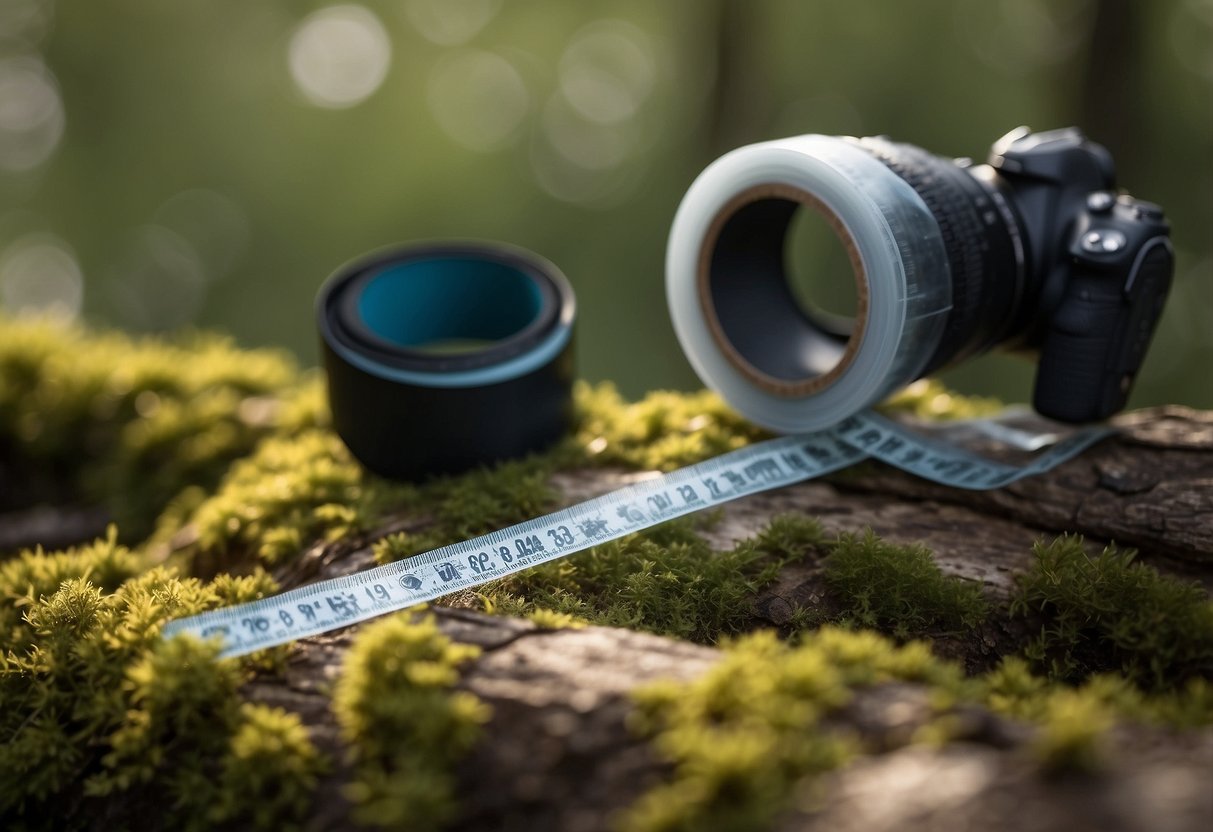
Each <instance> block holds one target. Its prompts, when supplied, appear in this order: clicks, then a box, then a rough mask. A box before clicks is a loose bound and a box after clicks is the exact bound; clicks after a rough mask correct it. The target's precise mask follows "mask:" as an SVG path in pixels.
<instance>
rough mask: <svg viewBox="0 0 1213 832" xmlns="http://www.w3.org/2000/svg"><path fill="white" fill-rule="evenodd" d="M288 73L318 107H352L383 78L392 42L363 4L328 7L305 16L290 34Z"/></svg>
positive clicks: (388, 61) (371, 91)
mask: <svg viewBox="0 0 1213 832" xmlns="http://www.w3.org/2000/svg"><path fill="white" fill-rule="evenodd" d="M288 58H289V64H290V69H291V77H292V78H293V79H294V81H295V84H296V86H298V87H299V91H300V92H302V93H303V95H304V97H305V98H307V100H308V101H310V102H311V103H312V104H315V105H316V106H318V107H330V108H342V107H352V106H354V105H355V104H358V103H360V102H362V101H364V100H365V99H366V98H368V97H369V96H370V95H371V94H372V93H373V92H375V90H377V89H379V85H380V84H382V83H383V79H384V78H385V77H386V76H387V71H388V66H389V64H390V63H391V60H392V43H391V40H390V38H389V37H388V34H387V31H386V30H385V29H384V28H383V24H382V23H381V22H380V21H379V18H378V17H376V16H375V15H374V13H372V12H371V11H370V10H369V9H367V8H366V7H365V6H358V5H342V6H329V7H328V8H325V9H321V10H319V11H317V12H313V13H312V14H310V15H308V17H306V18H305V19H304V20H303V22H302V23H300V24H299V27H298V28H297V29H296V30H295V34H294V35H293V36H292V37H291V44H290V50H289V55H288Z"/></svg>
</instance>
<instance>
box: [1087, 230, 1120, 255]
mask: <svg viewBox="0 0 1213 832" xmlns="http://www.w3.org/2000/svg"><path fill="white" fill-rule="evenodd" d="M1128 242H1129V241H1128V240H1127V239H1125V235H1124V234H1122V233H1121V232H1119V231H1117V230H1116V229H1115V228H1110V229H1108V230H1106V231H1088V232H1087V233H1086V234H1083V235H1082V250H1083V251H1086V252H1089V253H1091V254H1112V253H1113V252H1117V251H1120V250H1121V249H1122V248H1124V247H1125V245H1127V244H1128Z"/></svg>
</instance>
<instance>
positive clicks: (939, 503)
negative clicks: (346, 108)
mask: <svg viewBox="0 0 1213 832" xmlns="http://www.w3.org/2000/svg"><path fill="white" fill-rule="evenodd" d="M1117 425H1118V426H1119V427H1120V428H1121V433H1120V434H1119V435H1118V436H1116V437H1114V438H1111V439H1108V440H1105V441H1104V442H1103V443H1101V444H1099V445H1097V446H1096V447H1094V448H1092V449H1090V450H1088V451H1087V452H1085V453H1084V454H1082V455H1080V456H1079V457H1078V458H1076V459H1073V460H1071V461H1069V462H1067V463H1065V464H1063V465H1061V466H1060V467H1058V468H1056V469H1054V470H1053V471H1050V472H1048V473H1046V474H1043V475H1040V476H1037V477H1034V478H1031V479H1028V480H1024V481H1021V482H1019V483H1016V484H1014V485H1012V486H1010V487H1008V488H1004V489H1000V490H998V491H991V492H977V493H974V492H968V491H959V490H955V489H949V488H946V487H943V486H939V485H935V484H932V483H927V482H924V481H922V480H918V479H915V478H912V477H910V476H908V475H905V474H903V473H901V472H899V471H895V470H892V469H890V468H887V467H885V466H882V465H879V464H876V463H865V464H863V465H861V466H859V467H858V468H856V469H853V470H851V471H848V472H844V473H843V474H842V475H839V476H836V477H835V478H833V479H832V480H830V481H814V482H809V483H803V484H800V485H795V486H790V487H787V488H784V489H782V490H779V491H774V492H768V493H766V494H761V495H756V496H753V497H748V498H744V499H741V500H737V501H735V502H733V503H730V504H728V505H727V506H726V507H725V508H724V509H723V516H722V518H721V520H720V522H719V523H717V524H716V525H715V526H714V527H713V528H712V529H711V530H710V531H709V533H708V534H709V535H710V539H711V540H712V541H713V543H714V545H716V546H717V547H718V548H727V547H729V546H731V545H732V544H733V542H734V541H736V540H739V539H744V538H746V537H750V536H751V535H753V534H754V533H755V532H757V531H758V530H759V529H761V528H762V527H763V526H764V525H766V524H767V523H768V522H769V520H770V519H771V518H772V517H773V516H774V515H777V514H780V513H784V512H801V513H805V514H808V515H811V516H816V517H818V518H820V520H821V522H822V523H823V525H824V526H825V528H826V529H827V531H830V532H841V531H858V530H861V529H864V528H871V529H873V530H874V531H875V532H876V533H877V534H879V535H881V536H882V537H884V538H886V539H889V540H892V541H901V542H921V543H923V544H925V545H926V546H928V547H929V548H930V549H931V550H932V551H933V552H934V555H935V558H936V559H937V561H938V563H939V565H940V566H941V568H942V569H943V570H944V571H945V572H947V573H949V574H953V575H960V576H964V577H966V578H969V579H972V580H979V581H981V582H982V583H983V584H984V586H985V588H986V590H987V594H988V595H989V597H990V598H991V599H992V600H994V601H995V603H998V602H999V601H1000V600H1001V601H1005V599H1006V598H1007V597H1008V594H1009V592H1010V590H1011V588H1012V585H1013V584H1012V576H1013V575H1014V573H1016V572H1017V571H1022V570H1024V569H1026V568H1027V567H1028V565H1029V562H1030V559H1031V544H1032V543H1033V542H1034V541H1035V540H1037V539H1040V538H1042V537H1043V538H1051V537H1052V536H1053V535H1055V534H1057V533H1061V532H1079V533H1082V534H1084V535H1087V536H1088V538H1089V542H1090V543H1091V544H1092V545H1093V546H1100V545H1103V544H1104V543H1106V542H1108V541H1111V540H1116V541H1117V542H1118V543H1121V544H1126V545H1132V546H1138V547H1140V548H1141V550H1142V557H1143V558H1145V559H1147V560H1148V561H1149V562H1150V563H1152V564H1153V565H1155V566H1156V567H1158V568H1159V569H1161V570H1163V571H1168V572H1173V573H1178V574H1181V575H1184V576H1188V577H1192V578H1196V579H1198V580H1200V581H1202V582H1203V583H1204V584H1205V585H1206V586H1209V585H1210V584H1211V583H1213V413H1208V412H1196V411H1191V410H1187V409H1184V408H1174V407H1172V408H1160V409H1154V410H1149V411H1141V412H1137V413H1132V414H1128V415H1126V416H1124V417H1122V418H1120V419H1119V420H1118V422H1117ZM637 476H638V475H636V474H629V473H624V472H620V471H611V470H586V471H573V472H564V473H561V474H559V475H557V476H556V478H555V479H554V485H555V486H556V487H557V488H558V489H559V491H560V493H561V494H562V495H564V497H565V499H566V501H567V502H569V503H572V502H576V501H579V500H581V499H585V498H587V497H590V496H593V495H595V494H600V493H603V492H606V491H609V490H612V489H613V488H617V487H619V486H620V485H622V484H624V483H625V482H627V481H629V480H632V479H634V478H636V477H637ZM423 524H424V518H415V517H414V518H410V517H401V518H397V520H396V521H394V522H393V523H392V524H391V525H390V526H389V527H388V528H385V529H383V530H381V531H383V532H385V533H386V532H387V531H389V530H393V529H400V528H416V527H418V526H421V525H423ZM377 536H378V535H377V534H376V535H372V536H369V537H368V540H369V539H373V538H375V537H377ZM371 560H372V559H371V555H370V550H369V546H367V545H362V544H361V543H360V542H358V541H342V542H339V543H337V544H328V545H318V546H316V547H314V548H313V550H311V551H310V552H308V553H307V554H306V556H305V557H304V558H303V560H302V561H301V562H300V563H299V564H297V565H296V566H294V567H293V568H292V569H291V571H289V572H284V573H283V574H282V575H281V576H280V577H282V578H283V579H284V581H285V582H286V583H287V584H294V583H299V582H303V581H311V580H314V579H321V578H330V577H335V576H338V575H342V574H348V573H350V572H354V571H358V570H359V569H362V568H365V567H366V566H368V565H370V564H371ZM816 571H817V569H816V567H815V566H814V565H813V564H811V563H810V564H807V565H798V566H796V567H793V568H789V569H788V570H787V571H786V572H785V573H784V574H783V575H782V576H781V577H780V579H779V580H778V581H777V582H776V583H775V584H774V585H773V586H771V587H768V588H767V589H765V590H763V591H762V592H761V593H759V594H758V595H756V597H755V599H754V616H755V624H756V625H761V624H764V623H765V624H768V625H770V624H774V625H778V624H781V623H784V622H786V620H787V617H788V616H789V615H790V613H791V610H792V609H793V608H794V607H795V606H797V605H799V604H803V603H805V602H806V601H809V602H811V601H812V598H813V594H814V593H816V592H818V591H819V590H820V586H819V584H818V583H817V575H816ZM435 614H436V615H437V617H438V621H439V623H440V626H441V627H442V629H443V630H444V631H445V632H446V633H448V634H449V635H450V636H451V637H452V638H454V639H456V640H458V641H462V642H468V643H472V644H477V645H480V646H481V647H482V648H483V654H482V655H481V657H480V658H479V659H478V660H476V661H475V662H473V663H472V664H471V665H470V666H469V667H468V669H467V670H466V673H465V674H464V677H463V681H462V686H463V687H464V688H465V689H467V690H469V691H471V692H473V693H475V694H476V695H477V696H479V697H480V698H481V699H483V700H484V701H485V702H487V703H488V704H489V705H490V706H491V708H492V711H493V716H492V718H491V721H490V722H489V723H488V724H487V726H486V729H485V733H484V737H483V740H482V741H481V742H480V743H479V745H478V746H477V748H476V749H475V751H474V752H473V753H472V754H471V755H470V756H469V758H468V759H467V760H465V762H464V763H463V764H462V766H461V768H460V770H459V778H460V792H459V793H460V795H461V801H462V805H463V811H464V815H463V818H462V820H461V821H460V823H459V824H458V828H461V829H477V830H535V829H560V830H577V832H593V830H607V829H610V828H612V827H611V824H612V822H613V821H612V818H613V817H614V815H615V813H616V812H618V811H619V810H621V809H624V808H626V807H627V806H629V805H630V804H631V803H632V802H633V801H634V800H635V799H636V798H637V797H638V796H639V795H640V794H642V793H643V792H644V791H645V790H646V789H648V788H649V787H651V786H652V785H653V784H655V783H657V782H659V781H660V780H661V778H662V777H663V776H665V775H666V774H667V773H668V770H667V766H666V765H665V764H664V763H662V761H661V760H660V759H658V758H657V757H656V756H655V754H654V752H653V751H652V750H651V749H650V747H649V746H648V745H647V744H646V743H645V742H644V741H643V740H640V739H638V738H637V737H636V736H634V735H633V734H632V733H631V732H630V731H629V730H628V728H627V725H626V720H627V715H628V712H629V709H630V705H629V702H630V700H629V692H630V691H632V690H633V689H634V688H635V687H636V686H637V685H641V684H644V683H646V682H649V681H652V680H654V679H657V678H671V677H672V678H676V679H690V678H693V677H695V676H696V675H697V674H700V673H702V672H703V671H704V670H705V669H706V668H708V667H709V666H710V665H711V664H712V663H713V662H714V661H715V660H716V659H717V657H718V655H719V654H718V651H716V650H715V649H713V648H708V647H701V646H696V645H691V644H687V643H683V642H678V641H674V640H671V639H666V638H661V637H657V636H652V635H646V634H641V633H635V632H630V631H626V630H614V629H606V628H598V627H590V628H586V629H581V630H560V631H544V630H539V629H537V628H536V627H535V626H534V625H532V624H530V623H529V622H524V621H518V620H515V619H509V618H501V617H491V616H484V615H480V614H478V613H474V612H470V611H467V610H460V609H453V608H443V607H441V606H440V607H437V608H436V609H435ZM354 629H356V628H354ZM351 635H352V634H351V632H350V631H344V632H338V633H334V634H330V635H327V636H324V637H320V638H314V639H309V640H307V641H304V642H302V643H300V644H299V646H298V649H297V651H296V652H295V653H294V655H293V657H292V658H291V660H290V663H289V667H288V669H287V672H286V673H285V674H283V675H281V676H270V677H266V678H263V679H259V680H257V681H255V682H254V683H251V684H250V685H249V687H248V689H247V691H246V692H247V694H248V696H249V697H250V698H252V699H254V700H258V701H263V702H267V703H270V704H276V705H281V706H283V707H285V708H288V709H290V710H293V711H296V712H298V713H300V714H301V715H302V716H303V718H304V720H305V721H306V723H307V724H308V725H309V726H310V728H311V730H312V732H313V735H314V738H315V739H316V741H317V743H318V744H319V745H320V746H321V747H322V748H323V749H324V750H326V751H328V752H329V753H330V754H331V755H332V756H333V757H334V758H335V759H337V760H339V761H340V759H341V750H340V744H339V742H338V738H337V732H336V728H335V725H334V722H333V718H332V715H331V712H330V711H329V708H328V701H329V700H328V693H327V689H328V687H329V686H330V684H331V680H332V679H333V678H334V677H335V676H336V675H337V674H339V673H340V663H341V661H342V658H343V656H344V655H345V652H346V650H347V648H348V646H349V644H350V640H351ZM1018 638H1022V633H1015V632H1003V633H982V634H978V640H979V642H980V643H979V645H978V647H977V650H976V652H977V654H978V655H976V656H975V655H974V648H973V647H972V645H971V644H970V645H968V646H966V647H965V648H963V649H962V650H960V651H959V652H960V657H961V658H963V659H964V660H965V661H967V662H968V663H969V665H970V666H971V667H983V666H988V664H989V662H987V661H983V659H982V656H981V655H980V654H981V652H982V650H983V648H982V647H981V644H984V645H985V649H986V651H987V652H988V653H989V659H990V661H992V660H993V659H994V658H996V656H997V655H998V654H999V653H1001V652H1005V651H1006V648H1007V647H1008V646H1011V647H1013V646H1014V642H1015V640H1016V639H1018ZM944 651H945V652H946V651H947V646H946V645H944ZM956 717H957V720H958V724H959V725H960V729H959V732H960V739H959V741H955V742H951V743H949V744H948V745H946V746H943V747H941V748H933V747H925V746H921V745H912V744H910V738H911V737H912V736H913V734H914V730H915V729H916V728H917V727H920V726H921V725H923V724H925V723H926V722H927V721H928V720H929V719H930V718H931V709H930V708H929V707H928V703H927V693H926V691H925V690H924V689H922V688H921V687H919V686H916V685H910V684H900V683H899V684H886V685H881V686H877V687H874V688H870V689H866V690H862V691H860V692H859V693H858V694H857V696H856V698H855V700H854V701H853V702H852V703H851V704H850V705H848V706H847V707H846V708H845V709H843V710H842V711H841V712H840V713H838V714H836V715H835V716H833V717H832V719H833V720H834V721H836V722H837V723H839V724H841V725H843V726H845V727H846V728H848V729H850V730H852V731H855V732H857V733H858V734H859V735H860V736H861V737H863V738H864V740H865V746H866V747H868V748H874V749H879V752H878V753H872V754H869V755H867V756H865V757H863V758H861V759H860V760H859V761H858V762H857V763H855V764H853V765H851V766H849V767H847V768H845V769H843V770H840V771H838V772H834V773H832V774H830V775H827V776H825V777H823V778H819V779H818V780H817V781H815V786H814V787H813V788H814V789H815V790H814V791H813V792H812V794H813V795H815V797H814V799H813V800H812V801H810V803H811V805H812V809H811V810H808V809H806V810H797V811H795V812H792V813H789V814H787V815H785V816H784V817H783V818H782V819H781V821H780V823H779V825H778V828H779V829H780V830H781V832H791V831H792V830H818V829H820V830H830V832H838V830H847V829H855V830H859V829H864V830H885V829H887V830H899V831H900V830H918V829H921V830H928V829H940V828H947V829H974V830H977V829H981V830H1000V829H1019V828H1022V827H1023V825H1024V823H1025V819H1026V818H1031V821H1030V825H1031V827H1032V828H1033V829H1042V830H1054V829H1055V830H1059V831H1060V830H1064V832H1073V830H1081V829H1101V830H1109V829H1110V830H1152V831H1153V830H1188V829H1191V830H1197V829H1201V830H1203V829H1206V828H1208V827H1209V824H1210V823H1211V822H1213V789H1210V788H1209V773H1210V772H1211V771H1213V730H1210V729H1200V730H1194V731H1190V732H1186V733H1183V734H1178V733H1172V732H1168V731H1164V730H1162V729H1157V728H1147V727H1142V726H1121V727H1118V728H1117V729H1115V730H1114V731H1112V732H1111V735H1110V736H1109V737H1108V744H1109V750H1110V755H1111V756H1110V759H1111V764H1110V765H1109V766H1108V767H1107V768H1106V769H1105V770H1104V771H1102V772H1100V773H1098V774H1092V775H1084V776H1081V777H1079V776H1073V777H1066V778H1061V779H1049V778H1045V777H1042V776H1041V775H1040V774H1039V772H1038V771H1037V769H1036V767H1035V764H1034V763H1033V762H1032V760H1031V758H1030V755H1028V753H1027V751H1026V748H1027V744H1028V743H1029V742H1030V740H1031V737H1032V734H1033V729H1032V728H1030V727H1028V726H1026V725H1023V724H1020V723H1017V722H1014V721H1011V720H1008V719H1004V718H1002V717H999V716H996V715H994V714H992V713H990V712H989V711H987V710H985V709H983V708H980V707H976V706H965V707H963V708H962V709H961V710H960V711H958V713H957V715H956ZM348 775H349V772H348V771H346V770H344V769H343V768H341V767H340V766H339V767H338V768H337V769H336V770H334V771H332V772H330V774H329V775H328V776H327V778H326V780H325V781H324V783H323V785H322V787H321V789H320V792H319V794H318V795H317V800H316V804H315V805H316V807H317V814H316V815H314V817H313V818H312V821H311V826H312V827H313V828H315V829H343V828H347V827H348V826H349V821H348V814H347V810H348V806H347V805H346V804H345V803H344V802H343V798H342V797H341V792H340V784H341V783H342V782H344V781H345V780H346V779H348Z"/></svg>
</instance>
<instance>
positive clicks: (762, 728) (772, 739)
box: [619, 626, 1213, 832]
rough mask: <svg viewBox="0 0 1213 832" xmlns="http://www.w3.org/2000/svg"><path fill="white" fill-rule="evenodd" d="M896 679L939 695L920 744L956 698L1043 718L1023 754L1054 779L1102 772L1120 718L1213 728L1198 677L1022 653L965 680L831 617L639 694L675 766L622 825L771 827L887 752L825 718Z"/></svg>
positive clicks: (760, 640)
mask: <svg viewBox="0 0 1213 832" xmlns="http://www.w3.org/2000/svg"><path fill="white" fill-rule="evenodd" d="M890 681H907V682H916V683H919V684H922V685H924V686H926V687H927V689H928V690H929V692H930V697H929V701H930V703H931V707H932V708H933V709H934V710H935V712H936V713H937V716H936V718H934V719H933V720H929V721H928V722H927V723H925V725H924V726H923V728H922V729H921V730H919V731H918V732H917V734H916V735H915V741H917V742H934V743H940V742H946V741H948V738H949V736H950V734H951V730H952V728H951V717H950V716H949V713H950V712H951V710H952V709H953V708H954V707H956V706H957V705H962V704H967V703H968V704H982V705H986V706H988V707H990V708H991V709H992V710H994V711H995V712H997V713H1000V714H1003V715H1006V716H1010V717H1014V718H1017V719H1022V720H1026V721H1028V722H1029V723H1031V724H1032V725H1033V726H1034V729H1035V730H1034V732H1033V734H1032V737H1031V739H1030V740H1029V741H1028V745H1027V753H1028V754H1029V755H1030V756H1031V757H1032V758H1033V759H1035V760H1036V762H1037V765H1038V766H1039V769H1040V771H1041V772H1042V774H1046V775H1055V774H1062V773H1070V772H1075V771H1090V770H1093V769H1097V768H1099V767H1100V766H1101V765H1103V763H1104V754H1105V742H1106V739H1107V732H1108V729H1109V728H1111V727H1112V726H1113V725H1114V724H1116V722H1118V721H1122V722H1123V721H1134V722H1145V723H1152V724H1162V725H1172V726H1182V727H1192V726H1196V725H1207V724H1211V723H1213V707H1211V705H1213V697H1211V696H1210V693H1211V692H1213V690H1211V689H1210V688H1209V687H1208V686H1206V685H1203V684H1198V685H1189V686H1188V687H1187V688H1185V689H1184V690H1182V691H1176V692H1171V693H1167V694H1151V695H1147V694H1143V693H1142V692H1140V691H1138V690H1137V689H1136V688H1134V687H1133V686H1132V685H1130V684H1128V683H1126V682H1125V681H1124V680H1123V679H1117V678H1114V677H1111V676H1101V677H1095V678H1092V679H1090V680H1088V681H1087V683H1085V684H1084V685H1083V686H1082V687H1079V688H1074V687H1070V686H1067V685H1065V684H1062V683H1059V682H1055V681H1051V680H1048V679H1045V678H1042V677H1039V676H1034V675H1033V674H1032V671H1031V668H1030V667H1029V665H1028V663H1027V662H1025V661H1024V660H1022V659H1018V658H1008V659H1006V660H1004V662H1003V663H1002V665H1000V666H999V667H998V668H996V669H995V670H993V671H991V672H990V673H988V674H986V675H984V676H981V677H977V678H966V677H965V676H964V673H963V670H962V669H961V668H960V666H959V665H957V664H955V663H953V662H950V661H946V660H943V659H940V658H938V657H936V656H935V655H933V654H932V652H931V649H930V647H929V645H927V644H926V643H925V642H921V641H915V642H910V643H908V644H905V645H903V646H897V645H896V644H894V643H893V642H891V641H889V640H888V639H886V638H884V637H882V636H880V635H877V634H875V633H873V632H871V631H852V630H843V629H839V628H836V627H829V626H827V627H824V628H822V629H820V630H817V631H815V632H810V633H805V634H804V635H803V636H802V640H801V641H800V643H798V644H794V643H787V642H782V641H780V640H778V639H777V637H776V636H775V635H774V634H773V633H770V632H760V633H755V634H751V635H747V636H743V637H741V638H740V639H738V640H736V641H734V642H732V643H729V644H727V645H726V646H725V655H724V656H723V658H722V659H721V660H720V661H719V662H718V663H717V664H716V665H714V666H713V667H712V668H711V669H710V670H708V671H707V672H706V673H705V674H703V675H702V676H700V677H699V678H697V679H693V680H691V681H688V682H674V681H663V682H658V683H655V684H653V685H649V686H646V687H643V688H640V689H638V690H637V691H635V692H634V699H635V704H636V711H635V712H634V714H633V717H632V727H633V728H634V729H635V730H636V731H637V732H639V733H640V734H642V735H645V736H648V737H650V738H651V740H652V743H653V747H654V749H655V750H656V751H657V753H658V754H659V755H660V756H661V757H662V758H663V759H664V760H666V761H667V762H668V763H669V764H670V765H671V766H672V771H671V774H670V776H669V778H668V779H667V780H666V782H664V783H662V784H660V785H658V786H656V787H654V788H653V789H651V790H650V791H649V792H648V793H646V794H645V795H644V796H642V797H641V799H640V800H639V801H637V803H636V804H635V805H634V806H632V807H631V808H630V809H628V810H627V811H626V813H625V814H624V815H623V816H622V819H621V822H620V824H619V828H620V829H621V830H624V832H674V831H675V830H692V829H705V828H711V829H720V830H730V832H744V830H761V829H767V828H769V827H770V825H771V823H772V821H773V820H774V819H775V818H776V816H777V815H778V814H779V813H780V812H782V811H783V810H785V809H787V808H789V807H790V806H791V804H792V801H793V799H794V797H795V796H796V795H798V794H802V793H803V789H802V786H803V785H804V781H805V779H806V778H811V777H812V776H813V775H814V774H817V773H820V772H822V771H825V770H828V769H831V768H836V767H838V766H841V765H844V764H845V763H846V762H847V761H848V760H849V759H851V758H852V757H853V756H854V755H856V754H860V753H868V752H878V751H880V750H881V749H867V748H865V747H864V746H863V744H862V742H860V741H859V740H858V739H857V738H856V737H854V736H849V735H846V734H841V733H839V729H838V728H837V725H838V723H831V722H830V721H829V720H827V719H826V717H828V715H829V714H830V713H831V712H833V711H836V710H837V709H839V708H841V707H843V706H844V705H846V704H847V703H848V702H849V701H850V700H851V698H852V696H853V695H854V692H855V691H856V690H857V689H859V688H862V687H868V686H873V685H879V684H882V683H885V682H890ZM831 726H834V727H831Z"/></svg>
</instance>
